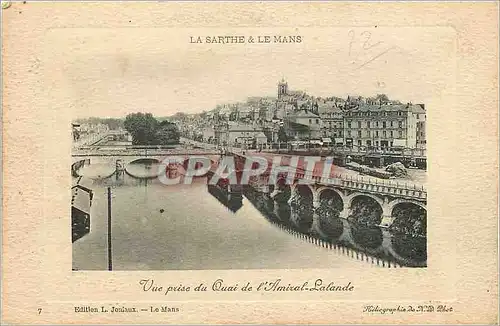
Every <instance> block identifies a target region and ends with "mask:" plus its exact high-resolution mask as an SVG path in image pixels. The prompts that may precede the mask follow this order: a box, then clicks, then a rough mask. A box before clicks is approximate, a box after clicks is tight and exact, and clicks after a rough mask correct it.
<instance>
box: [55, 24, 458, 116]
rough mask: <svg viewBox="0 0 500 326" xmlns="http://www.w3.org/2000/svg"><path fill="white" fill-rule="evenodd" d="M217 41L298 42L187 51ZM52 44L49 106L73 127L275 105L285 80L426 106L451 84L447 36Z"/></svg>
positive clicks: (86, 36) (131, 35) (77, 33)
mask: <svg viewBox="0 0 500 326" xmlns="http://www.w3.org/2000/svg"><path fill="white" fill-rule="evenodd" d="M218 35H243V36H245V39H246V40H248V37H249V36H258V35H270V36H274V35H301V37H302V42H301V43H287V44H283V43H271V44H248V43H245V44H207V43H202V44H193V43H191V36H193V37H195V38H196V36H201V37H202V38H203V39H205V37H206V36H218ZM50 37H52V38H54V40H52V41H55V43H52V42H47V43H48V44H60V46H56V47H54V48H47V49H46V55H48V56H49V57H50V58H52V60H51V61H50V63H49V64H48V66H47V69H49V70H48V71H50V72H51V74H50V78H52V79H53V80H52V82H53V86H54V89H56V90H57V92H54V96H55V98H54V99H56V98H57V97H59V96H64V98H65V99H66V100H67V101H69V103H70V104H69V106H70V107H71V110H72V112H71V114H72V115H73V116H74V118H84V117H89V116H98V117H124V116H125V115H127V114H128V113H131V112H151V113H152V114H153V115H155V116H168V115H172V114H174V113H176V112H185V113H197V112H201V111H203V110H211V109H213V108H214V107H215V106H216V105H217V104H223V103H234V102H238V101H244V100H245V99H246V98H247V97H249V96H276V93H277V83H278V81H279V80H281V79H282V78H285V79H286V80H287V82H288V85H289V89H291V90H303V91H306V92H307V93H309V94H310V95H314V96H339V97H346V96H347V95H361V96H374V95H376V94H379V93H384V94H387V95H388V96H389V98H391V99H395V100H400V101H402V102H413V103H426V102H427V101H428V100H429V99H431V98H433V97H439V96H441V93H442V92H443V91H445V88H446V86H447V85H449V83H450V81H452V80H453V78H454V76H450V75H444V74H445V72H444V71H447V72H449V69H444V68H443V72H440V68H439V67H445V65H449V64H454V59H455V58H454V56H453V53H454V49H455V43H454V38H453V34H451V33H450V32H449V31H448V30H446V29H445V30H442V31H441V32H439V30H438V32H436V30H432V33H431V32H430V31H429V30H426V29H424V28H422V29H418V28H413V29H404V28H397V29H395V28H387V29H381V28H379V29H373V28H372V29H347V28H333V29H318V28H309V29H307V28H304V29H300V30H299V29H297V28H295V29H276V28H273V29H264V28H259V29H241V28H240V29H234V30H228V29H175V30H174V29H159V28H156V29H141V28H136V29H95V30H93V29H72V30H70V31H66V30H58V31H57V32H53V33H52V34H51V35H50ZM436 38H438V39H439V42H436ZM436 44H441V45H442V46H440V47H439V46H438V47H436ZM430 48H432V51H430V50H429V49H430Z"/></svg>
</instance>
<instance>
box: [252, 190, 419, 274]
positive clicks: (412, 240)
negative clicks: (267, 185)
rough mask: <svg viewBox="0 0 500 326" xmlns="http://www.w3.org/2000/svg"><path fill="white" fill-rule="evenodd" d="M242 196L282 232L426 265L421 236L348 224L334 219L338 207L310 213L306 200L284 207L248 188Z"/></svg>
mask: <svg viewBox="0 0 500 326" xmlns="http://www.w3.org/2000/svg"><path fill="white" fill-rule="evenodd" d="M245 197H246V198H247V199H248V200H249V201H250V203H252V204H253V205H254V206H255V207H256V208H257V209H258V210H259V212H261V213H262V215H263V216H264V217H265V218H266V219H267V220H269V221H270V222H272V223H274V224H278V225H280V227H283V228H284V229H289V230H292V232H298V233H300V234H302V235H307V236H309V237H313V238H316V239H321V240H323V241H327V242H328V243H330V244H332V245H335V246H342V247H345V248H349V249H354V250H355V251H356V252H357V254H358V253H364V254H369V255H372V256H374V257H376V258H380V259H384V260H387V261H392V262H395V263H397V264H399V265H402V266H411V267H425V266H426V260H427V254H426V252H427V242H426V238H424V237H415V236H411V235H405V234H401V233H394V232H391V231H389V230H387V229H381V228H379V227H375V226H366V225H361V224H356V223H353V222H349V221H348V220H345V219H341V218H339V217H338V207H337V208H333V209H330V210H328V209H319V208H318V209H316V210H314V209H313V208H312V206H311V205H307V204H306V203H307V201H306V199H297V200H298V202H297V201H295V200H291V201H290V205H288V204H286V203H283V202H282V201H281V202H276V201H274V200H273V199H272V198H271V197H270V196H269V195H267V194H265V193H259V192H257V191H255V190H254V189H252V188H245ZM306 198H307V197H306ZM320 207H321V206H320ZM315 214H316V216H315ZM315 218H317V219H318V221H319V225H318V226H315V224H314V219H315ZM315 227H317V228H318V229H317V230H316V229H315Z"/></svg>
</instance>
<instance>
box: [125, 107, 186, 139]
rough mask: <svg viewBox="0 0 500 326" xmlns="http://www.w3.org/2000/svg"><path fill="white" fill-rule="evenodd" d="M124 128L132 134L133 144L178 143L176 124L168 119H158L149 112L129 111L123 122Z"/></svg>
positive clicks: (178, 134) (178, 136) (178, 135)
mask: <svg viewBox="0 0 500 326" xmlns="http://www.w3.org/2000/svg"><path fill="white" fill-rule="evenodd" d="M124 127H125V129H126V130H127V131H128V132H129V133H130V134H131V135H132V143H133V144H134V145H172V144H178V143H179V138H180V133H179V129H178V128H177V125H176V124H175V123H172V122H170V121H167V120H164V121H161V122H160V121H158V120H157V119H156V118H155V117H153V115H152V114H151V113H141V112H138V113H131V114H129V115H127V117H126V118H125V122H124Z"/></svg>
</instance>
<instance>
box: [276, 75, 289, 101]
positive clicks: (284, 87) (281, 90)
mask: <svg viewBox="0 0 500 326" xmlns="http://www.w3.org/2000/svg"><path fill="white" fill-rule="evenodd" d="M287 94H288V83H287V82H286V81H285V78H283V79H281V81H280V82H279V83H278V99H280V98H282V97H283V96H284V95H287Z"/></svg>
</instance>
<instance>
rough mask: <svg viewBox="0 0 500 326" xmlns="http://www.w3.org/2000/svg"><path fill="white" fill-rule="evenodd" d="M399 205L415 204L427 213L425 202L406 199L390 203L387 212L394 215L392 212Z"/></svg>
mask: <svg viewBox="0 0 500 326" xmlns="http://www.w3.org/2000/svg"><path fill="white" fill-rule="evenodd" d="M399 204H413V205H416V206H419V207H421V208H423V209H425V210H426V211H427V205H425V204H424V203H423V202H419V201H416V200H411V199H404V198H398V199H394V200H393V201H391V202H389V206H388V208H387V210H388V211H389V213H390V214H391V215H392V211H393V210H394V207H396V206H397V205H399Z"/></svg>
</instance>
